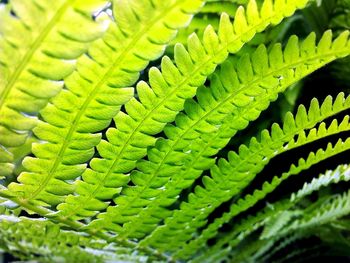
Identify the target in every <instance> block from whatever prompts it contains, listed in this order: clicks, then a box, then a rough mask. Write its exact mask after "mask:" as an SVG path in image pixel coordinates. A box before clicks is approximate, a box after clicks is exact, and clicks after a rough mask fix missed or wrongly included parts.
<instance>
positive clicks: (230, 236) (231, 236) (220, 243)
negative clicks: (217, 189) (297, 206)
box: [192, 200, 291, 263]
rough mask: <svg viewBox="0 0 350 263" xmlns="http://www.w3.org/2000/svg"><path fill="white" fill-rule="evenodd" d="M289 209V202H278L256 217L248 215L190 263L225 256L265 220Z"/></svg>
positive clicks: (268, 206)
mask: <svg viewBox="0 0 350 263" xmlns="http://www.w3.org/2000/svg"><path fill="white" fill-rule="evenodd" d="M290 207H291V203H290V201H289V200H280V201H278V202H276V203H274V204H269V205H267V206H266V207H265V208H264V209H262V210H261V211H259V212H258V213H257V214H256V215H250V216H248V217H247V218H244V219H243V220H241V221H240V222H239V223H238V224H236V225H235V227H234V228H233V231H231V232H229V233H227V234H225V235H224V236H222V237H221V238H220V239H218V240H217V242H216V243H215V245H214V246H212V247H211V248H207V249H206V250H205V251H204V253H203V254H202V255H199V256H197V257H196V258H194V259H193V260H192V262H193V263H195V262H196V263H197V262H198V263H199V262H204V261H205V259H206V258H207V257H209V256H210V255H216V254H221V256H227V255H228V254H229V253H230V252H231V250H232V248H233V247H236V246H237V245H238V244H239V243H240V242H241V241H242V240H243V239H244V238H245V237H246V236H248V235H249V234H250V233H252V232H253V231H255V230H257V229H259V228H260V227H262V226H263V225H264V223H265V221H266V220H267V219H269V218H270V217H272V216H274V215H275V214H276V213H278V212H279V211H285V210H287V209H289V208H290ZM227 245H228V246H227ZM224 246H227V248H226V249H225V250H224V251H225V252H222V248H223V247H224Z"/></svg>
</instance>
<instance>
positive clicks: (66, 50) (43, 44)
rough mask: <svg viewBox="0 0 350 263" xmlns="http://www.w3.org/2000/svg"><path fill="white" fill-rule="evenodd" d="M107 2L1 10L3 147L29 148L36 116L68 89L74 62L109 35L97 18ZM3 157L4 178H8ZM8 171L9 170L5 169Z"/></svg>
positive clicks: (20, 4) (23, 4)
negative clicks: (66, 84)
mask: <svg viewBox="0 0 350 263" xmlns="http://www.w3.org/2000/svg"><path fill="white" fill-rule="evenodd" d="M106 3H107V1H106V0H89V1H83V0H75V1H64V0H59V1H54V3H52V1H45V0H40V1H33V0H31V1H16V0H15V1H11V3H9V4H6V5H2V6H1V8H0V25H1V26H0V35H1V38H0V75H1V79H0V146H2V147H17V146H20V145H22V144H24V142H25V140H26V138H27V136H28V132H29V131H30V130H31V129H33V127H34V126H35V125H36V123H37V119H36V118H35V117H34V116H36V115H37V112H38V111H39V110H41V109H42V108H43V107H44V106H45V105H46V104H47V102H48V100H49V99H50V98H52V97H53V96H55V95H56V94H57V93H58V92H59V91H60V90H61V89H62V86H63V82H62V81H61V80H62V79H63V78H65V77H67V76H68V75H69V74H71V73H72V71H73V70H74V68H75V59H76V58H78V57H79V56H80V55H81V54H82V53H84V52H85V51H86V50H87V47H88V46H89V44H90V42H92V41H93V40H95V39H97V38H99V37H100V36H101V35H102V33H103V32H104V31H105V27H106V26H105V25H104V23H96V22H95V21H93V20H92V14H93V13H94V12H96V11H97V10H99V9H100V8H101V7H103V6H104V5H105V4H106ZM6 155H7V153H5V152H4V151H2V150H1V152H0V176H4V175H8V174H9V173H10V171H9V168H10V167H9V165H8V160H7V157H6ZM4 167H6V169H3V168H4Z"/></svg>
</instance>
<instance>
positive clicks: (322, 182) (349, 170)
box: [291, 165, 350, 202]
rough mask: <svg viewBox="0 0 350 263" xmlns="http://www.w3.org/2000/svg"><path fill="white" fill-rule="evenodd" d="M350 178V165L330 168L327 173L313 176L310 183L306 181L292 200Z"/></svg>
mask: <svg viewBox="0 0 350 263" xmlns="http://www.w3.org/2000/svg"><path fill="white" fill-rule="evenodd" d="M349 180H350V167H349V165H341V166H338V167H337V168H336V169H335V170H329V171H327V172H326V173H324V174H322V175H320V176H319V177H318V178H313V179H312V181H311V182H310V183H305V184H304V186H303V188H302V189H300V190H299V191H298V192H297V193H295V194H293V195H292V197H291V201H292V202H293V201H294V200H295V199H301V198H304V197H305V196H307V195H309V194H311V193H312V192H315V191H317V190H319V189H320V188H321V187H325V186H328V185H330V184H337V183H339V182H340V181H344V182H347V181H349Z"/></svg>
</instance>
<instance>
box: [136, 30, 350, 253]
mask: <svg viewBox="0 0 350 263" xmlns="http://www.w3.org/2000/svg"><path fill="white" fill-rule="evenodd" d="M327 43H328V44H327ZM341 43H342V44H341ZM333 45H334V46H333ZM332 46H333V47H332ZM340 46H343V47H344V49H343V51H341V50H342V48H340V49H339V47H340ZM324 47H326V48H324ZM261 50H262V49H258V51H257V52H256V53H255V55H256V56H257V57H259V59H258V61H259V62H258V65H259V67H254V63H252V64H253V66H251V64H250V60H249V58H246V57H245V58H243V59H242V64H239V66H238V70H237V71H238V74H237V75H238V76H239V77H240V80H241V82H243V84H241V85H243V87H247V90H245V89H244V88H240V86H239V82H238V79H236V78H233V81H232V82H233V84H231V85H230V86H231V87H234V88H232V91H235V93H234V95H232V96H229V99H227V100H226V96H225V97H224V103H220V100H219V101H217V100H216V99H215V98H216V97H219V96H220V95H217V94H220V93H221V94H222V92H216V90H215V89H213V88H211V89H210V90H213V93H212V94H211V96H208V95H207V94H210V92H209V90H207V91H206V92H203V99H202V98H201V94H200V93H199V92H198V96H197V99H198V101H199V103H200V106H199V105H198V104H196V103H194V102H191V103H189V105H191V108H190V107H189V109H190V110H188V111H187V113H188V116H185V117H184V116H179V118H178V120H181V123H180V121H179V123H180V125H181V126H180V125H178V127H172V126H170V128H169V129H168V131H169V132H168V131H167V129H166V130H165V132H166V134H167V135H168V136H169V137H170V140H167V141H165V142H164V141H160V142H159V144H158V145H159V146H158V147H157V148H156V149H154V150H153V152H151V151H150V152H149V154H148V158H149V159H150V160H151V161H152V159H151V157H152V155H154V156H155V157H154V158H155V161H154V163H155V164H153V165H154V166H155V168H153V169H152V170H150V168H149V167H150V164H149V163H152V162H147V165H143V166H141V165H140V168H141V169H145V171H146V169H147V174H152V172H153V173H154V171H155V173H156V174H158V176H159V177H162V180H164V179H165V174H164V172H163V170H165V171H166V169H168V171H166V172H167V174H168V176H169V177H170V176H171V177H172V180H171V181H170V182H169V183H167V184H166V185H165V188H166V189H167V188H168V185H170V186H171V187H169V188H168V189H169V192H167V191H164V190H162V191H161V192H162V193H161V194H160V195H159V196H155V198H156V199H155V200H152V202H151V204H150V205H148V206H147V207H146V208H145V209H143V210H142V212H141V215H142V216H141V217H140V218H143V219H145V216H144V213H145V211H147V210H148V209H150V208H152V209H155V211H156V213H154V214H153V215H154V216H155V215H157V217H159V215H161V212H162V211H161V207H160V206H161V205H163V206H164V205H165V204H162V203H158V202H157V200H158V199H159V200H162V201H163V202H165V201H168V203H167V204H169V203H170V202H169V201H170V200H171V199H173V200H174V199H175V198H176V194H179V193H180V191H181V189H183V188H185V187H188V186H189V185H191V183H192V182H193V181H194V179H195V178H197V177H198V176H199V175H200V174H201V173H202V170H205V169H208V168H210V167H211V166H212V164H213V162H214V161H215V159H212V158H210V156H211V155H214V154H216V153H217V152H218V151H219V150H220V149H221V148H222V147H224V146H225V145H226V144H227V142H228V141H229V140H230V138H231V137H232V136H233V135H234V134H235V133H236V132H237V131H238V130H240V129H243V128H245V127H246V126H247V125H248V122H249V121H251V120H254V119H256V118H257V117H258V116H259V114H260V112H261V111H262V110H264V109H265V108H266V107H267V106H268V105H269V102H270V101H272V100H275V99H276V97H277V95H278V93H279V92H282V91H283V90H285V89H286V88H287V87H288V86H289V85H290V84H292V83H294V82H295V81H297V80H299V79H300V78H302V77H303V76H305V75H307V74H309V73H310V72H312V71H314V70H315V69H317V68H319V67H321V66H322V65H324V63H327V61H332V60H333V59H335V58H336V56H337V55H335V53H337V52H338V51H339V52H341V53H343V52H344V51H345V50H347V51H345V52H346V53H348V52H349V51H350V49H349V42H348V33H344V34H343V35H342V36H341V37H340V38H338V39H337V40H335V41H334V44H332V42H331V34H330V33H329V32H328V33H326V34H325V35H324V36H323V38H322V39H321V41H320V43H319V44H318V47H317V48H316V46H315V43H314V36H313V35H311V36H310V37H309V38H307V39H306V40H305V41H304V42H303V44H301V45H300V50H299V44H298V42H297V39H296V38H293V37H292V38H291V40H290V41H289V43H288V44H287V46H286V49H285V51H284V53H282V50H281V49H280V47H279V46H275V48H273V49H272V51H271V53H270V55H269V56H268V55H267V54H266V51H264V52H261ZM292 50H293V51H292ZM296 50H298V51H296ZM303 50H304V51H303ZM323 52H325V53H323ZM329 52H330V53H329ZM334 52H335V53H334ZM322 53H323V54H324V55H325V56H324V59H323V58H322V59H320V57H322V56H323V55H322ZM291 54H293V56H291ZM295 54H299V55H300V57H299V58H297V57H296V56H295ZM326 54H327V55H326ZM343 54H344V53H343ZM252 57H253V60H252V61H254V55H253V56H252ZM263 58H265V59H263ZM283 58H284V62H283ZM269 60H270V61H271V62H270V63H269V64H268V63H267V61H269ZM262 61H264V62H262ZM272 61H274V63H272ZM278 61H280V62H278ZM284 63H286V64H284ZM288 63H291V66H290V68H289V66H288ZM255 65H257V64H255ZM267 65H271V66H270V67H268V66H267ZM280 67H282V68H283V70H281V69H280ZM249 68H250V69H251V70H249ZM256 68H257V70H256ZM277 68H278V70H277ZM240 69H244V72H245V73H246V72H251V73H250V75H249V74H248V75H246V74H244V73H242V75H241V74H240ZM247 69H248V70H247ZM274 69H276V71H275V70H274ZM253 70H256V73H255V74H254V73H253V72H254V71H253ZM260 70H262V71H260ZM273 72H279V73H278V74H277V76H276V75H275V74H274V73H273ZM265 74H266V75H265ZM225 76H227V75H225ZM231 76H232V74H231ZM254 77H255V78H256V80H255V81H254V82H252V83H251V82H250V80H254ZM228 78H229V77H222V79H224V80H227V79H228ZM231 79H232V77H231ZM244 80H247V82H246V83H245V84H247V85H246V86H245V85H244ZM223 86H224V87H225V84H223ZM226 86H228V85H226ZM237 87H238V91H237V90H236V88H237ZM248 87H249V89H248ZM214 92H215V93H214ZM340 100H341V99H340ZM201 101H203V102H202V103H201ZM215 101H217V102H218V103H219V106H220V107H216V106H217V105H215ZM192 105H193V106H192ZM211 107H214V109H215V111H214V112H215V114H213V115H212V116H210V115H209V116H206V112H207V111H209V110H210V108H211ZM191 109H192V110H191ZM208 109H209V110H208ZM209 112H210V113H211V111H209ZM302 116H304V115H302ZM180 117H181V118H180ZM184 120H186V121H184ZM196 122H199V123H201V124H202V125H196V126H192V125H193V124H192V123H195V124H196ZM298 122H299V120H298ZM170 131H172V133H170ZM186 132H187V133H186ZM214 132H215V133H214ZM187 136H188V137H187ZM198 137H199V138H198ZM195 139H196V140H195ZM178 142H181V144H176V143H178ZM165 145H169V146H165ZM177 145H179V146H177ZM156 146H157V144H156ZM160 146H161V147H162V148H161V147H160ZM179 148H181V149H183V152H180V151H178V150H177V149H179ZM188 150H190V151H189V152H186V151H188ZM169 157H172V158H169ZM156 158H157V159H156ZM255 169H256V168H254V167H253V171H254V170H255ZM143 174H146V173H143ZM144 176H145V175H144ZM163 177H164V178H163ZM151 178H152V177H151ZM226 179H227V178H226ZM233 180H235V179H233ZM203 184H204V185H205V187H204V188H203V187H196V189H195V191H194V193H193V194H190V195H189V202H188V203H183V204H182V205H181V210H179V211H175V213H174V215H173V216H172V217H171V218H168V219H167V220H166V221H165V223H166V224H165V226H162V227H158V228H157V230H156V231H155V232H154V233H153V234H152V236H151V237H149V238H148V239H147V241H142V243H143V242H144V244H152V245H155V246H158V245H159V246H161V247H163V246H166V245H162V244H166V243H167V242H165V243H164V242H161V241H160V240H163V241H164V238H165V237H164V235H165V236H169V238H170V237H171V236H172V235H177V234H175V232H177V231H178V232H180V231H181V237H182V238H183V240H182V241H180V240H179V239H178V240H177V241H175V242H177V245H178V244H180V243H181V242H184V240H186V239H189V238H190V237H191V235H192V234H193V232H194V231H195V229H196V228H198V227H200V226H202V225H203V224H204V223H205V219H206V217H207V216H208V215H209V213H210V212H211V211H213V209H214V208H215V207H217V206H218V205H220V203H221V202H222V201H224V200H225V199H226V200H228V199H229V198H230V197H232V195H231V194H230V192H231V191H230V190H233V189H230V190H227V186H228V184H226V182H225V180H224V179H223V178H220V179H219V176H217V178H216V179H215V180H213V179H210V178H209V177H204V179H203ZM218 184H222V187H219V186H218ZM216 187H218V188H220V189H222V191H219V192H218V191H214V189H216ZM224 189H225V190H224ZM214 192H215V193H214ZM164 193H166V194H167V195H166V194H164ZM164 197H165V198H164ZM161 198H162V199H161ZM169 199H170V200H169ZM154 204H157V205H158V207H156V206H153V205H154ZM153 211H154V210H153ZM163 213H164V212H163ZM155 217H156V216H155ZM185 217H188V218H189V217H191V220H190V221H188V222H185V221H184V220H183V218H185ZM193 217H194V218H193ZM139 221H141V220H139ZM144 221H145V222H147V221H146V220H144ZM145 224H148V225H150V223H145ZM136 226H137V225H135V224H133V228H134V229H135V227H136ZM143 229H145V226H143ZM184 229H187V230H188V232H186V231H184ZM166 233H169V235H168V234H166ZM156 240H158V241H156ZM169 242H171V241H170V240H169ZM169 247H171V248H172V249H176V245H175V244H172V245H171V246H169Z"/></svg>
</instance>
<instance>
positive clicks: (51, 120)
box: [9, 1, 200, 209]
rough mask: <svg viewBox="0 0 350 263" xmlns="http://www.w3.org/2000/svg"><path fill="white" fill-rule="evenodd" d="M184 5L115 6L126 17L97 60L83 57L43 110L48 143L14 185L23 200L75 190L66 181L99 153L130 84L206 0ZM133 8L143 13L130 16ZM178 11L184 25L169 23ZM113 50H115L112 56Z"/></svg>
mask: <svg viewBox="0 0 350 263" xmlns="http://www.w3.org/2000/svg"><path fill="white" fill-rule="evenodd" d="M179 3H180V2H179V1H175V2H173V1H169V2H168V3H167V4H166V5H164V4H161V3H158V6H159V7H161V8H156V6H153V5H152V4H151V3H148V4H146V3H143V4H142V3H140V2H139V3H138V4H137V3H136V2H135V3H133V2H130V3H124V2H117V4H118V6H117V5H116V6H115V8H114V10H115V17H119V16H120V18H119V24H118V25H116V24H114V23H111V25H110V27H109V30H108V31H107V32H106V35H105V36H104V37H103V39H101V40H100V41H98V42H96V43H95V44H94V45H92V46H91V47H90V48H89V51H88V52H89V55H90V56H91V58H90V57H88V56H86V55H85V56H83V57H81V58H80V59H79V60H78V66H77V71H76V72H74V74H72V75H71V76H70V77H69V78H68V79H66V82H65V83H66V85H67V88H68V89H67V90H65V91H64V92H62V93H60V94H59V95H58V96H57V97H56V98H55V99H54V100H53V104H50V105H49V106H48V107H46V108H45V109H44V110H42V111H41V113H40V114H41V116H42V117H43V119H44V120H45V121H46V122H43V123H41V124H40V125H38V127H37V128H36V129H35V130H34V133H35V134H36V135H37V136H38V137H39V138H40V139H42V140H46V141H48V143H45V144H35V145H33V149H32V150H33V152H34V154H35V155H36V157H37V158H35V159H33V158H26V159H25V160H24V161H23V165H24V167H25V168H26V169H27V170H28V172H23V173H22V174H21V175H20V176H19V177H18V181H19V182H20V183H22V184H11V185H10V186H9V190H10V191H11V192H12V193H15V194H16V195H18V196H19V198H20V199H21V200H22V201H23V202H29V201H31V202H32V203H37V204H40V205H56V204H58V203H60V202H62V201H63V200H64V196H65V195H67V194H70V193H72V192H73V189H74V186H73V185H72V184H69V183H67V182H66V181H65V180H72V179H75V178H76V177H78V176H80V175H81V174H82V173H83V171H84V170H85V169H84V168H85V166H86V165H83V163H84V162H86V161H88V160H89V159H90V158H91V157H92V156H93V154H94V146H96V145H97V144H98V142H99V141H100V138H101V135H100V134H98V133H96V132H98V131H101V130H102V129H104V128H106V127H107V126H108V125H109V123H110V121H111V119H112V117H113V116H115V114H116V113H117V112H118V111H119V109H120V107H121V105H122V104H124V103H125V102H127V101H128V100H129V99H130V98H131V96H132V95H133V89H132V88H127V86H129V85H131V84H133V83H134V82H135V79H136V78H137V77H138V72H139V70H141V69H143V68H144V67H145V66H146V65H147V63H148V61H149V60H152V59H155V58H157V57H158V56H159V55H160V54H161V52H162V51H163V48H164V44H165V43H166V41H167V40H168V39H170V38H171V37H172V36H173V34H174V33H175V32H176V31H175V29H176V28H177V27H180V26H181V25H184V24H185V23H186V22H187V21H188V19H189V18H190V15H188V14H187V13H184V11H182V8H186V6H189V7H187V8H193V7H196V5H199V4H200V1H197V2H192V3H191V5H189V3H188V2H185V3H182V5H179ZM134 5H136V6H134ZM124 9H125V10H124ZM163 10H167V12H163ZM132 12H138V13H135V14H134V15H133V16H130V15H131V14H132ZM172 15H177V16H178V15H179V16H180V17H181V16H182V17H183V18H182V20H180V22H179V23H178V24H174V25H171V24H169V25H167V23H168V22H167V20H169V19H170V18H171V16H172ZM150 18H152V19H151V20H149V19H150ZM145 21H148V23H145ZM169 27H170V28H169ZM173 28H174V29H173ZM156 30H157V31H158V30H162V34H163V35H162V38H160V37H156V36H154V34H155V32H157V31H156ZM147 33H148V34H147ZM129 35H132V36H133V37H132V38H126V37H127V36H129ZM145 45H147V46H146V49H143V50H142V49H141V47H142V48H145ZM121 47H122V48H121ZM109 52H112V54H113V55H112V56H110V55H109V56H110V57H108V56H107V54H108V53H109ZM128 54H131V56H128ZM126 65H129V67H127V66H126ZM130 66H132V67H130ZM101 110H102V112H101ZM112 180H118V181H119V180H121V178H120V177H118V176H117V178H114V179H112ZM79 190H80V189H79ZM82 191H84V190H80V191H79V192H82ZM79 192H78V193H79ZM113 193H115V190H113ZM100 203H101V202H98V201H95V202H94V203H93V202H92V201H91V202H90V204H89V205H90V207H101V205H102V206H104V204H103V203H102V204H100ZM90 209H91V208H90Z"/></svg>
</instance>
